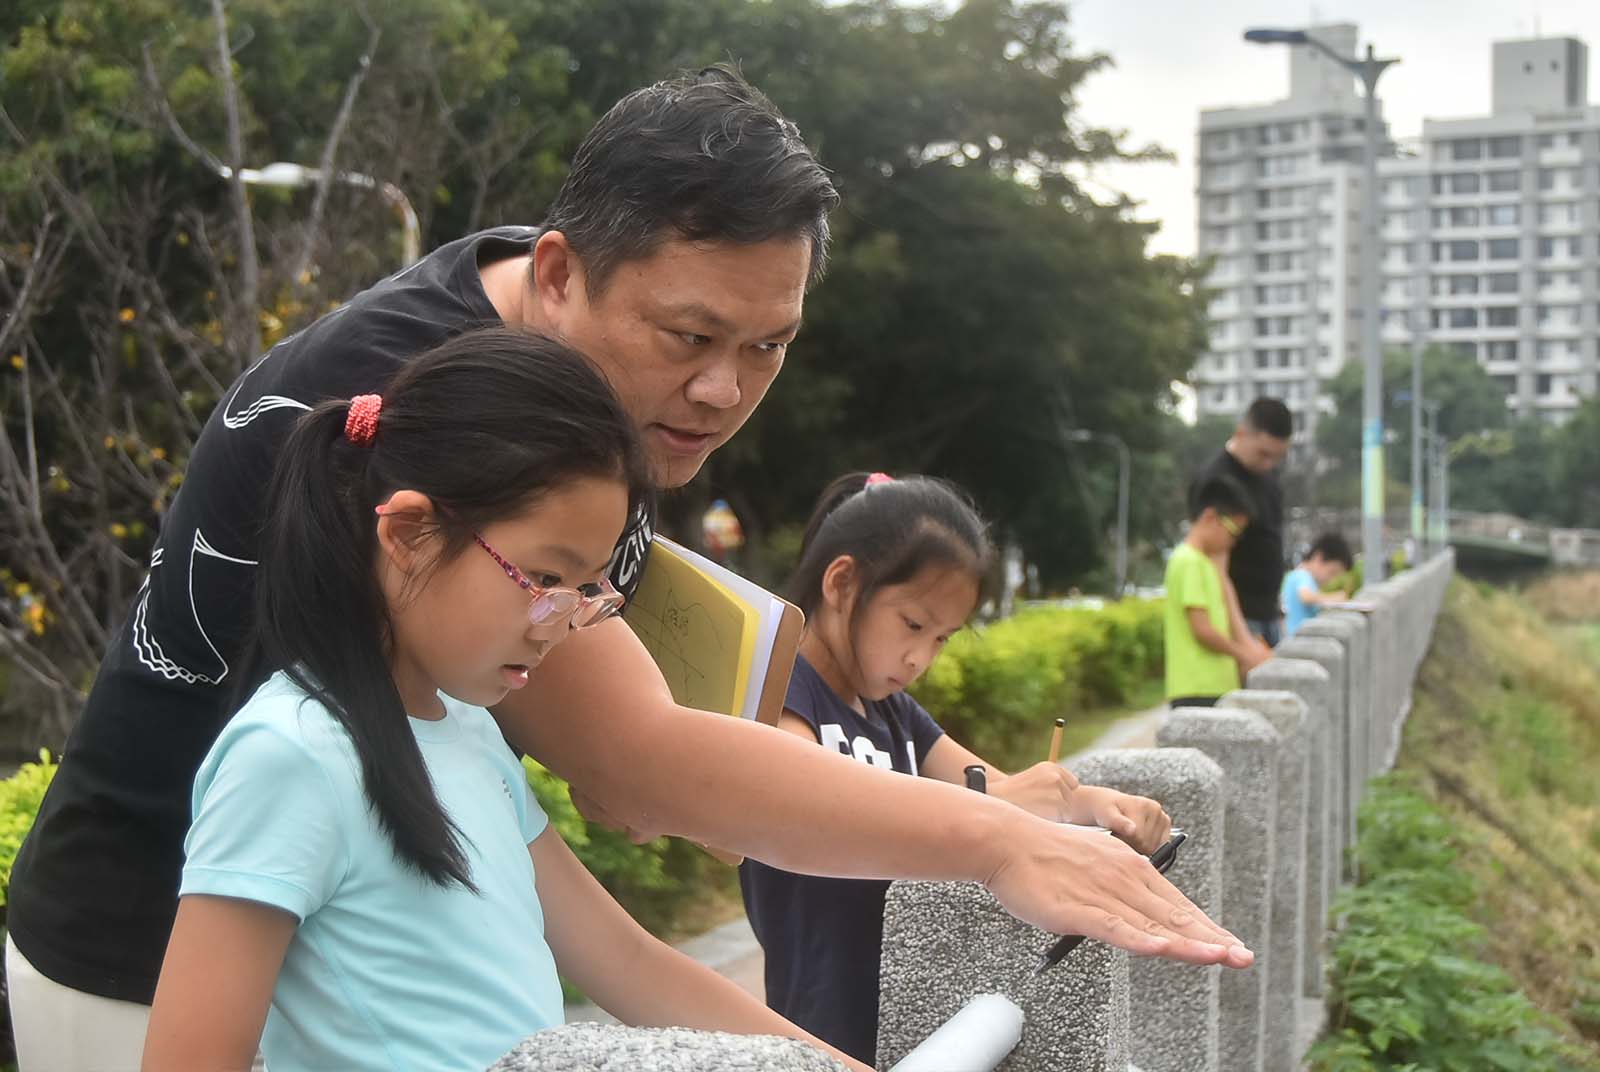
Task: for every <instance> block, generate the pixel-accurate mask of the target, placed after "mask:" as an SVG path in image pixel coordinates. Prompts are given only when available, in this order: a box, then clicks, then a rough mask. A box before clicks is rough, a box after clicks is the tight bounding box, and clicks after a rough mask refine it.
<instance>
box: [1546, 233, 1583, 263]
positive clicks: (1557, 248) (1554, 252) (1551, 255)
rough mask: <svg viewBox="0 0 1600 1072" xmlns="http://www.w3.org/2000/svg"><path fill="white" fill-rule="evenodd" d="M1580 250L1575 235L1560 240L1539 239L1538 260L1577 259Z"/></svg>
mask: <svg viewBox="0 0 1600 1072" xmlns="http://www.w3.org/2000/svg"><path fill="white" fill-rule="evenodd" d="M1581 250H1582V245H1581V244H1580V243H1579V241H1578V236H1577V235H1567V236H1565V237H1562V238H1540V239H1539V259H1540V260H1546V261H1548V260H1556V259H1563V258H1573V257H1577V256H1579V254H1580V251H1581Z"/></svg>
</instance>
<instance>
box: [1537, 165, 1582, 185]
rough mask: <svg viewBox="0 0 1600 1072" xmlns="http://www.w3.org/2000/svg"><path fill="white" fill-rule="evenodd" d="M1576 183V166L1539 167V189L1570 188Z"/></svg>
mask: <svg viewBox="0 0 1600 1072" xmlns="http://www.w3.org/2000/svg"><path fill="white" fill-rule="evenodd" d="M1577 185H1578V171H1577V169H1576V168H1540V169H1539V189H1541V190H1570V189H1572V188H1573V187H1575V186H1577Z"/></svg>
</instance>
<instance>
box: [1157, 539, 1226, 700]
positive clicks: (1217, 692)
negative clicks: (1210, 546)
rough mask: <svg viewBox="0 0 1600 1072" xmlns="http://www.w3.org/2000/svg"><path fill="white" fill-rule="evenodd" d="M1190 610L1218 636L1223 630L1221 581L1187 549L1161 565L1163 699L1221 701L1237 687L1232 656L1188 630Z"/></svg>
mask: <svg viewBox="0 0 1600 1072" xmlns="http://www.w3.org/2000/svg"><path fill="white" fill-rule="evenodd" d="M1190 607H1202V608H1204V610H1205V612H1206V617H1207V618H1209V619H1210V620H1211V624H1212V626H1213V627H1214V628H1215V629H1216V630H1217V632H1219V633H1221V634H1222V635H1223V636H1228V635H1230V633H1229V629H1228V601H1227V599H1226V598H1224V596H1223V594H1222V575H1221V574H1219V573H1218V572H1217V567H1216V566H1214V565H1212V563H1211V560H1210V559H1209V558H1207V557H1206V556H1205V555H1203V554H1201V553H1200V552H1199V551H1198V550H1196V549H1195V548H1193V547H1191V546H1190V545H1189V544H1187V543H1180V544H1179V545H1178V546H1177V548H1176V549H1175V550H1174V551H1173V552H1172V557H1171V558H1169V559H1167V607H1166V631H1165V632H1166V651H1167V698H1168V699H1169V700H1170V699H1172V698H1173V697H1175V696H1221V695H1222V694H1223V693H1226V692H1232V691H1233V690H1234V689H1236V688H1238V687H1239V664H1238V663H1236V662H1234V661H1233V656H1231V655H1223V654H1222V653H1220V652H1215V651H1212V650H1211V649H1210V648H1208V647H1206V646H1205V645H1203V644H1201V643H1200V641H1199V640H1197V639H1196V638H1195V635H1194V630H1192V629H1190V628H1189V616H1188V614H1187V613H1186V612H1187V610H1188V608H1190Z"/></svg>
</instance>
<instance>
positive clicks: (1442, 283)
mask: <svg viewBox="0 0 1600 1072" xmlns="http://www.w3.org/2000/svg"><path fill="white" fill-rule="evenodd" d="M1432 289H1433V295H1434V297H1436V298H1442V297H1445V296H1446V295H1451V296H1454V295H1457V294H1476V293H1478V277H1477V276H1475V275H1436V276H1434V277H1433V283H1432Z"/></svg>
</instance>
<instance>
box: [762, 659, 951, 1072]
mask: <svg viewBox="0 0 1600 1072" xmlns="http://www.w3.org/2000/svg"><path fill="white" fill-rule="evenodd" d="M864 706H865V707H866V714H865V715H862V714H858V713H857V712H856V711H855V710H854V709H852V708H851V706H850V705H849V704H848V703H846V702H845V701H844V700H843V699H841V698H840V697H839V695H838V694H837V693H835V692H834V691H833V690H832V689H831V688H829V687H828V684H827V682H825V681H823V680H822V676H821V675H820V674H818V673H817V671H816V670H815V669H814V668H813V667H812V665H811V664H810V663H808V662H807V661H806V660H805V658H804V657H797V658H796V659H795V667H794V676H793V677H791V678H790V679H789V692H788V695H787V696H786V697H785V699H784V707H785V709H787V710H788V711H790V712H792V713H793V714H795V715H798V716H799V717H801V718H803V719H805V720H806V722H808V723H809V724H810V725H811V728H812V729H813V730H814V731H815V732H816V734H817V740H818V741H819V742H821V744H822V746H823V747H824V748H831V749H833V750H835V751H837V752H840V753H842V754H843V755H846V756H850V757H852V758H853V759H855V760H856V761H857V762H860V763H866V764H869V765H871V766H875V767H881V768H883V769H885V770H894V771H898V772H899V773H901V774H910V775H913V776H915V775H916V774H917V773H918V771H919V770H920V769H921V767H922V763H923V760H925V759H926V758H927V755H928V751H929V750H930V749H931V748H932V747H933V745H934V742H935V741H937V740H938V739H939V738H940V737H942V736H944V730H942V729H940V728H939V724H938V723H936V722H934V720H933V716H931V715H929V714H928V712H927V711H925V710H924V709H923V708H922V705H920V704H918V703H917V701H915V700H913V699H912V698H911V697H910V696H907V695H906V694H905V693H903V692H902V693H896V694H895V695H893V696H889V697H887V698H886V699H883V700H876V701H873V700H869V701H867V702H866V703H865V705H864ZM739 886H740V889H741V890H742V891H743V893H744V904H745V912H746V914H748V915H749V917H750V926H751V928H752V929H753V930H754V931H755V935H756V939H757V940H758V941H759V942H760V943H761V948H762V950H763V951H764V952H765V954H766V985H767V1004H768V1005H769V1006H771V1007H772V1008H773V1009H774V1010H775V1011H777V1012H779V1013H781V1014H782V1015H783V1016H785V1017H787V1018H788V1019H789V1020H791V1021H793V1022H794V1023H796V1024H798V1025H799V1026H800V1027H803V1028H805V1029H806V1030H807V1031H809V1032H811V1033H812V1034H813V1035H816V1036H817V1037H818V1038H820V1039H822V1040H823V1041H825V1042H827V1043H829V1044H831V1045H833V1046H837V1047H838V1048H839V1049H841V1050H843V1051H844V1052H845V1053H848V1054H849V1055H850V1056H852V1057H854V1058H856V1059H857V1060H860V1061H865V1062H866V1063H868V1064H872V1063H873V1061H874V1060H876V1057H877V1049H878V949H879V945H880V943H881V942H882V940H883V899H884V894H885V893H886V892H887V891H888V889H889V884H888V883H887V882H882V881H868V880H864V879H841V878H819V877H817V876H814V875H797V874H794V873H792V872H789V871H784V870H781V869H779V868H776V867H769V866H767V865H766V864H763V863H760V862H758V861H755V860H746V861H745V862H744V864H743V865H742V866H741V867H740V868H739Z"/></svg>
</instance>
